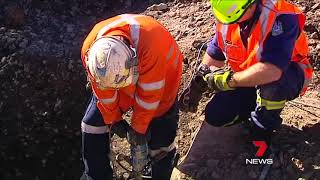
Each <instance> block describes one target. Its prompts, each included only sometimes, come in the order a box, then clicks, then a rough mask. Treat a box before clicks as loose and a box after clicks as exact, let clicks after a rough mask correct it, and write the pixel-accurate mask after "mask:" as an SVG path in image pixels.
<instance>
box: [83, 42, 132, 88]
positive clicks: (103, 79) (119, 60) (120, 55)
mask: <svg viewBox="0 0 320 180" xmlns="http://www.w3.org/2000/svg"><path fill="white" fill-rule="evenodd" d="M86 63H87V68H88V70H89V73H90V75H91V78H92V79H93V80H94V81H95V82H96V83H97V85H98V88H99V89H106V88H122V87H126V86H128V85H130V84H131V83H136V82H137V79H138V75H137V74H138V73H137V66H136V65H137V59H136V52H135V49H133V48H130V47H128V45H126V44H125V43H124V42H123V41H122V40H120V39H118V38H113V37H102V38H99V39H98V40H96V41H95V42H94V43H93V45H92V46H91V47H90V49H89V51H88V54H87V60H86Z"/></svg>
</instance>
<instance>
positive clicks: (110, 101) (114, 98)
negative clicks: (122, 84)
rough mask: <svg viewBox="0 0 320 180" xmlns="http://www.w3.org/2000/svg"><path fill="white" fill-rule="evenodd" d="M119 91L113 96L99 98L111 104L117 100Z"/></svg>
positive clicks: (104, 102)
mask: <svg viewBox="0 0 320 180" xmlns="http://www.w3.org/2000/svg"><path fill="white" fill-rule="evenodd" d="M117 96H118V91H115V93H114V95H113V96H112V97H111V98H104V99H99V101H101V102H102V103H103V104H111V103H113V102H115V101H116V100H117Z"/></svg>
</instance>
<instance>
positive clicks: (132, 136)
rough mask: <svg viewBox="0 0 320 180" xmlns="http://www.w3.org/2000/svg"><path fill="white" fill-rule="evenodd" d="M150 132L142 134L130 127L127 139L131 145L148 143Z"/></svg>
mask: <svg viewBox="0 0 320 180" xmlns="http://www.w3.org/2000/svg"><path fill="white" fill-rule="evenodd" d="M148 134H149V133H146V134H141V133H138V132H137V131H135V130H134V129H132V128H130V129H129V130H128V131H127V139H128V142H129V143H130V144H131V145H135V146H137V145H142V144H147V142H148V139H149V138H148Z"/></svg>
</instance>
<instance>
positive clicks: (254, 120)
mask: <svg viewBox="0 0 320 180" xmlns="http://www.w3.org/2000/svg"><path fill="white" fill-rule="evenodd" d="M252 120H253V122H254V123H255V124H256V125H257V126H259V127H260V128H262V129H266V128H265V127H264V126H263V125H262V124H261V123H260V122H259V121H257V119H256V118H252Z"/></svg>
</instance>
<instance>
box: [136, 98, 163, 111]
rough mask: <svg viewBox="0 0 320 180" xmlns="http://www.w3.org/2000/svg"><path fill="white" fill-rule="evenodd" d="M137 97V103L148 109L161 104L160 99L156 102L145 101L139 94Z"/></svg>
mask: <svg viewBox="0 0 320 180" xmlns="http://www.w3.org/2000/svg"><path fill="white" fill-rule="evenodd" d="M135 99H136V102H137V104H139V106H141V107H142V108H144V109H147V110H154V109H157V107H158V106H159V104H160V101H157V102H154V103H148V102H145V101H143V100H141V99H140V98H139V97H138V96H137V95H136V96H135Z"/></svg>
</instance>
